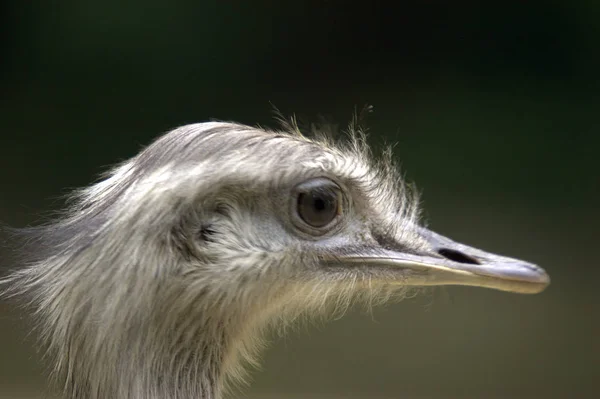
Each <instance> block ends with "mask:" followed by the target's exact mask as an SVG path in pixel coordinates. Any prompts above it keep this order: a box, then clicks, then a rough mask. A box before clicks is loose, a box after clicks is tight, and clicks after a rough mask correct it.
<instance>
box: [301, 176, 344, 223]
mask: <svg viewBox="0 0 600 399" xmlns="http://www.w3.org/2000/svg"><path fill="white" fill-rule="evenodd" d="M295 195H296V213H297V216H298V217H299V218H300V219H301V220H302V221H303V222H304V223H305V224H306V225H308V226H309V227H312V228H313V229H323V228H325V227H328V226H330V225H331V224H332V223H333V222H334V221H335V220H336V219H337V217H338V216H339V215H340V214H341V213H342V206H341V205H342V204H341V202H342V199H341V197H342V195H341V189H340V187H339V186H338V185H337V184H335V183H334V182H332V181H331V180H329V179H325V178H317V179H312V180H309V181H307V182H304V183H302V184H300V185H299V186H297V187H296V190H295Z"/></svg>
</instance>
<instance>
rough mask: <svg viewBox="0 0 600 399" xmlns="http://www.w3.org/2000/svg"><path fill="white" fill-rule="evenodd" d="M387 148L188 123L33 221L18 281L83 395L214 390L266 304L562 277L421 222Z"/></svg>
mask: <svg viewBox="0 0 600 399" xmlns="http://www.w3.org/2000/svg"><path fill="white" fill-rule="evenodd" d="M390 154H391V153H390V152H388V153H387V155H384V156H382V157H380V158H378V159H376V158H374V157H373V155H372V153H371V152H370V150H369V148H368V146H367V145H366V139H365V136H364V134H363V133H362V132H361V131H360V130H359V129H352V130H351V131H350V132H349V137H348V140H346V141H345V142H344V143H334V142H332V141H331V140H329V139H326V138H307V137H305V136H303V135H302V134H300V133H299V132H298V131H297V129H295V128H290V129H287V130H286V131H267V130H263V129H258V128H251V127H247V126H243V125H238V124H233V123H222V122H210V123H201V124H196V125H189V126H184V127H181V128H178V129H176V130H174V131H172V132H170V133H168V134H166V135H164V136H162V137H160V138H159V139H158V140H156V141H155V142H153V143H152V144H151V145H150V146H148V147H147V148H145V149H144V150H143V151H142V152H141V153H140V154H138V155H137V156H135V157H134V158H132V159H130V160H128V161H126V162H124V163H122V164H121V165H119V166H117V167H116V168H114V169H113V170H112V171H111V172H110V173H108V174H107V175H106V176H105V178H104V179H103V180H101V181H100V182H98V183H96V184H94V185H92V186H90V187H88V188H86V189H83V190H80V191H78V192H77V193H75V196H74V200H73V202H72V204H71V207H70V208H69V209H68V210H67V211H66V212H65V214H64V216H63V217H61V218H59V219H58V220H56V221H55V222H53V223H50V224H48V225H46V226H42V227H40V228H37V229H34V230H32V231H30V232H29V233H28V234H33V236H34V238H33V239H31V240H29V242H33V243H35V244H36V245H37V248H36V250H35V251H29V256H30V259H29V261H28V264H29V266H28V267H26V268H24V269H22V270H20V271H17V272H16V273H15V274H14V275H13V276H12V277H10V278H9V280H7V281H9V282H10V283H11V284H12V285H13V287H15V289H16V290H17V291H22V292H27V293H30V295H31V298H32V299H31V301H32V304H33V305H34V306H35V307H36V310H37V312H36V313H37V314H38V316H39V317H40V319H41V322H40V325H41V330H42V336H43V339H44V340H45V341H46V342H47V343H48V344H49V346H50V348H51V349H52V351H53V353H55V354H56V355H57V358H58V360H57V362H56V369H57V370H58V371H59V372H60V374H61V375H63V376H66V377H64V378H66V379H67V385H68V386H69V387H70V390H71V392H72V395H73V396H77V395H78V394H82V393H83V397H85V396H86V395H87V396H93V395H92V394H91V393H95V394H97V396H102V395H105V396H104V397H118V394H119V393H125V394H126V395H125V396H127V395H130V396H131V395H133V396H136V395H135V394H136V393H143V394H144V395H142V396H146V397H151V396H152V395H151V394H150V393H151V392H154V393H155V394H156V396H157V397H171V396H176V394H175V393H176V392H180V393H181V392H184V391H185V392H186V393H189V394H198V395H202V392H204V391H203V390H207V389H209V388H207V386H211V387H214V386H215V385H218V384H219V383H218V381H219V380H220V376H221V375H222V374H228V375H239V374H240V370H239V367H238V365H239V361H238V358H240V357H246V358H247V357H251V355H252V353H254V351H255V349H256V347H257V346H258V344H257V343H258V340H257V339H256V336H258V335H259V334H258V333H257V332H258V331H260V330H261V329H262V328H263V327H264V326H266V325H268V324H269V323H270V321H273V320H291V319H295V318H296V317H297V316H298V315H300V314H306V313H309V314H327V313H331V312H332V311H336V310H337V311H339V310H344V309H345V308H346V307H347V306H348V305H349V304H351V303H352V302H354V301H355V300H361V301H364V302H365V303H377V302H384V301H386V300H388V299H389V298H391V297H393V296H398V295H399V296H401V295H403V294H405V293H406V292H407V290H408V289H410V288H411V287H422V286H433V285H471V286H479V287H486V288H493V289H499V290H504V291H512V292H518V293H536V292H540V291H542V290H543V289H544V288H545V287H546V286H547V285H548V283H549V278H548V276H547V274H546V273H545V272H544V271H543V270H542V269H540V268H539V267H537V266H535V265H533V264H531V263H527V262H525V261H521V260H516V259H511V258H507V257H503V256H499V255H494V254H491V253H488V252H485V251H483V250H480V249H475V248H472V247H469V246H467V245H463V244H460V243H457V242H454V241H452V240H450V239H448V238H446V237H443V236H441V235H438V234H436V233H434V232H433V231H431V230H429V229H427V228H425V227H423V226H421V225H420V224H419V218H418V216H419V204H418V199H417V197H416V194H415V191H414V190H411V189H410V188H409V187H408V186H407V185H406V184H405V183H404V181H403V179H402V178H401V176H400V175H399V174H398V172H397V168H396V167H395V166H394V165H393V162H392V161H391V159H392V157H391V155H390ZM240 355H241V356H240ZM207 373H208V374H207ZM198 375H202V376H203V379H202V381H204V382H203V384H204V385H203V384H198V383H197V382H194V378H192V377H193V376H198ZM135 376H137V378H135ZM160 376H162V377H160ZM164 376H171V379H173V380H176V382H175V383H169V382H165V377H164ZM157 381H158V382H157ZM160 381H163V382H162V384H163V385H160V384H159V382H160ZM206 381H208V382H206ZM152 384H155V385H152ZM156 384H157V385H156ZM210 389H213V388H210ZM178 390H179V391H178ZM90 392H91V393H90ZM174 392H175V393H174ZM115 395H117V396H115ZM169 395H171V396H169ZM205 396H206V395H205Z"/></svg>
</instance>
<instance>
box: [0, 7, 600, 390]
mask: <svg viewBox="0 0 600 399" xmlns="http://www.w3.org/2000/svg"><path fill="white" fill-rule="evenodd" d="M473 3H474V2H461V1H458V2H457V1H454V2H437V1H423V2H399V3H398V4H396V5H395V6H393V8H392V6H389V5H388V6H384V5H382V4H377V3H371V2H355V3H350V2H339V3H338V2H332V1H319V2H316V1H315V2H309V1H294V2H276V1H264V2H261V1H247V2H235V1H221V2H209V1H183V2H167V1H158V0H145V1H127V2H123V1H120V2H118V1H108V0H106V1H101V2H98V1H88V0H79V1H62V2H26V1H20V2H17V1H13V2H6V3H4V4H3V5H2V6H1V7H2V8H3V11H2V13H1V15H2V16H1V17H0V18H2V20H1V21H0V31H1V36H0V38H1V39H0V40H1V43H0V50H1V52H0V56H1V57H2V58H1V62H0V92H1V95H0V101H1V107H0V134H1V136H0V138H1V139H0V221H2V222H4V223H7V224H9V225H12V226H19V227H20V226H25V225H28V224H34V223H36V222H37V221H39V219H40V215H43V214H45V213H47V212H49V211H51V210H54V209H58V208H60V207H61V206H62V205H63V202H62V200H60V199H59V198H60V197H61V196H62V195H64V194H65V193H67V192H68V191H69V190H70V189H71V188H75V187H79V186H83V185H86V184H88V183H90V182H91V181H92V180H94V179H95V178H96V177H97V176H98V174H99V173H101V172H102V171H104V170H106V168H107V167H108V166H109V165H111V164H114V163H115V162H118V161H121V160H124V159H127V158H128V157H131V156H133V155H135V154H136V153H137V152H138V150H139V149H140V148H141V146H143V145H146V144H148V143H149V141H150V140H152V139H153V138H155V137H156V136H158V135H160V134H162V133H163V132H166V131H168V130H169V129H172V128H174V127H176V126H179V125H182V124H186V123H191V122H199V121H206V120H209V119H211V118H215V119H220V120H233V121H237V122H242V123H247V124H251V125H255V124H261V125H266V126H271V127H275V126H276V123H275V122H274V121H273V118H272V105H271V104H274V105H275V106H277V107H278V108H279V109H280V110H281V111H282V112H283V113H284V114H286V115H291V114H293V113H295V114H296V115H297V116H298V117H299V118H300V119H301V120H304V121H306V122H310V121H315V120H318V118H319V117H320V116H324V117H326V118H328V119H329V120H331V121H335V122H338V123H339V124H340V125H341V126H344V125H345V124H346V123H347V122H348V121H349V120H350V118H351V116H352V113H353V112H354V109H355V107H359V108H360V107H362V106H363V105H365V104H371V105H373V106H374V111H373V112H372V113H371V114H370V116H369V119H368V125H369V127H370V129H371V136H370V140H371V142H372V144H373V146H375V147H376V148H381V147H382V145H383V144H384V143H390V144H394V143H395V144H396V145H395V147H394V148H395V154H396V156H397V158H398V159H399V160H400V161H401V166H402V168H403V171H404V172H405V173H406V176H407V178H408V179H409V180H410V181H414V182H416V184H417V185H418V187H419V188H420V190H421V191H422V193H423V200H424V207H425V217H426V219H427V221H428V222H429V224H430V226H431V227H432V228H433V229H434V230H437V231H438V232H440V233H442V234H445V235H448V236H450V237H453V238H455V239H457V240H461V241H464V242H467V243H470V244H472V245H474V246H479V247H482V248H484V249H487V250H490V251H494V252H499V253H502V254H506V255H510V256H513V257H519V258H523V259H527V260H530V261H532V262H535V263H538V264H540V265H541V266H543V267H544V268H546V270H547V271H548V272H549V274H550V275H551V277H552V285H551V286H550V287H549V289H548V290H547V291H546V292H544V293H543V294H540V295H535V296H525V295H516V294H507V293H501V292H494V291H488V290H484V289H477V288H462V287H448V288H443V289H442V288H440V289H435V290H432V291H431V292H429V293H428V294H426V295H422V296H420V297H418V298H416V299H412V300H407V301H404V302H402V303H400V304H397V305H391V306H387V307H384V308H380V309H377V311H376V312H375V313H374V315H373V316H370V315H365V314H362V313H361V312H359V311H356V312H351V314H349V315H347V316H346V317H345V318H342V319H341V320H337V321H335V322H332V323H329V324H326V325H323V326H316V327H314V328H306V329H305V328H302V329H300V331H298V332H296V333H293V334H291V335H289V336H287V337H285V338H283V339H274V340H273V344H272V346H271V348H270V349H269V350H268V351H266V352H265V353H264V357H263V366H262V370H260V371H255V372H253V373H252V376H253V381H252V384H251V386H250V387H249V388H245V389H242V390H240V391H238V392H236V394H235V395H234V397H238V398H283V399H286V398H289V399H295V398H315V399H329V398H375V399H377V398H379V399H386V398H440V399H442V398H597V397H600V344H599V340H598V339H599V338H600V320H599V318H600V317H599V316H600V306H599V303H600V298H599V296H598V294H597V292H598V291H597V289H596V286H597V285H598V284H599V283H600V264H599V262H598V255H597V248H598V240H599V239H600V235H599V234H598V222H599V221H600V218H599V216H600V211H599V210H598V207H597V206H598V199H599V198H600V197H599V195H598V194H599V191H600V187H599V186H600V185H599V181H600V179H599V177H598V176H599V172H600V167H599V166H598V148H599V145H600V139H599V129H600V122H599V121H600V95H599V93H600V91H599V90H600V80H599V75H598V74H599V72H598V71H600V59H599V58H600V57H599V54H600V52H599V50H598V48H599V47H598V45H599V43H600V24H599V23H598V21H599V20H600V19H599V17H600V3H598V2H595V1H584V0H582V1H570V2H543V3H542V2H540V3H537V2H521V1H514V2H510V1H509V2H497V3H495V4H492V3H490V2H486V3H485V4H479V5H477V4H473ZM10 266H11V265H6V264H5V265H3V266H2V267H3V270H7V269H8V268H9V267H10ZM29 331H30V329H29V326H28V325H27V319H26V318H25V316H24V314H23V313H22V311H20V310H19V309H17V308H15V307H14V305H13V304H11V303H8V302H0V398H41V397H44V389H45V388H44V386H45V382H44V377H43V370H44V369H43V366H41V364H42V363H41V356H40V354H38V353H36V350H35V345H34V344H35V336H33V335H31V334H29Z"/></svg>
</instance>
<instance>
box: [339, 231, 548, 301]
mask: <svg viewBox="0 0 600 399" xmlns="http://www.w3.org/2000/svg"><path fill="white" fill-rule="evenodd" d="M417 231H418V234H419V235H420V236H421V238H422V239H423V240H425V241H426V242H427V243H428V244H429V248H430V249H428V250H426V251H425V252H423V251H419V252H418V253H416V252H414V251H406V252H405V251H403V250H402V249H395V247H397V248H402V244H401V243H399V244H398V245H397V246H396V245H392V246H390V245H386V248H385V249H384V248H376V249H375V248H372V249H355V250H353V251H351V252H348V251H344V253H343V254H342V255H336V256H335V259H331V261H334V260H335V263H337V264H338V265H339V263H340V262H341V263H342V264H345V265H348V266H349V265H350V264H354V265H356V266H359V265H362V266H364V267H373V266H375V267H383V268H385V269H387V270H394V269H395V270H398V271H401V272H402V273H401V275H402V278H401V279H399V281H398V282H399V283H400V284H403V285H418V286H432V285H469V286H475V287H484V288H492V289H497V290H501V291H508V292H516V293H521V294H536V293H539V292H542V291H543V290H544V289H545V288H546V287H547V286H548V285H549V284H550V277H549V276H548V274H547V273H546V272H545V271H544V270H543V269H542V268H540V267H538V266H536V265H534V264H532V263H528V262H525V261H522V260H518V259H512V258H507V257H504V256H500V255H496V254H492V253H489V252H485V251H482V250H480V249H477V248H472V247H469V246H467V245H463V244H460V243H457V242H454V241H452V240H451V239H449V238H446V237H444V236H441V235H439V234H437V233H435V232H433V231H431V230H427V229H425V228H421V227H420V228H418V230H417Z"/></svg>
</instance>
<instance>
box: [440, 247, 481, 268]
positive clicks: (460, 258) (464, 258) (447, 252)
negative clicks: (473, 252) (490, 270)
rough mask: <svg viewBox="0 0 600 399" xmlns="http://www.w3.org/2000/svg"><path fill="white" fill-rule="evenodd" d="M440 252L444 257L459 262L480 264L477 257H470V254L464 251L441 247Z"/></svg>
mask: <svg viewBox="0 0 600 399" xmlns="http://www.w3.org/2000/svg"><path fill="white" fill-rule="evenodd" d="M437 253H438V254H440V255H442V256H443V257H444V258H446V259H449V260H451V261H453V262H458V263H468V264H471V265H480V264H481V263H479V262H478V261H477V260H476V259H474V258H472V257H470V256H469V255H465V254H463V253H462V252H459V251H455V250H453V249H448V248H441V249H438V251H437Z"/></svg>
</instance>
